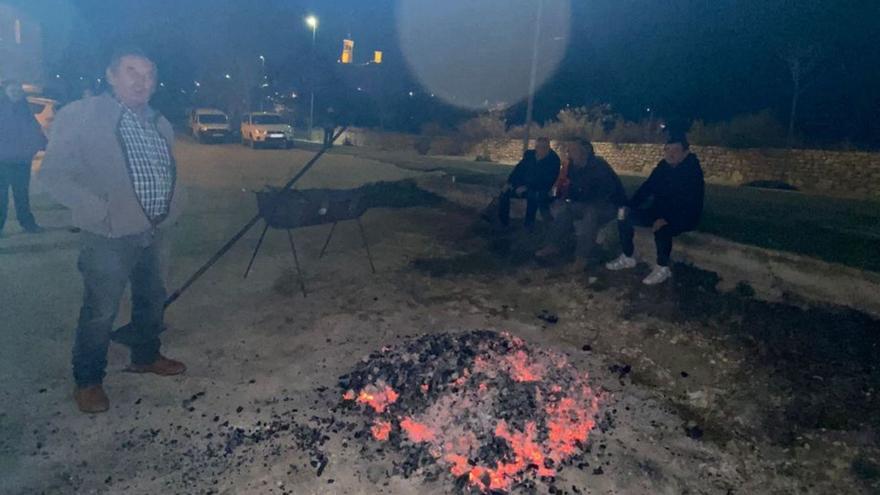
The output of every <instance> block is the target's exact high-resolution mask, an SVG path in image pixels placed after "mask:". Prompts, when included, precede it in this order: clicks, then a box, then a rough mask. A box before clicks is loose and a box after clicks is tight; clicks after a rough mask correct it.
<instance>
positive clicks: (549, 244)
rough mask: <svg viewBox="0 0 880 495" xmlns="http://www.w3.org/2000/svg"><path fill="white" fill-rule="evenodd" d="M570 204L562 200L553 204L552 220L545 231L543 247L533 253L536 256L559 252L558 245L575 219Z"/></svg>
mask: <svg viewBox="0 0 880 495" xmlns="http://www.w3.org/2000/svg"><path fill="white" fill-rule="evenodd" d="M571 205H572V203H568V202H563V201H559V202H556V203H554V204H553V216H554V220H553V223H552V224H551V225H550V230H549V231H548V232H547V240H546V242H545V243H544V244H545V247H543V248H541V249H540V250H539V251H538V252H537V253H535V255H536V256H538V257H545V256H552V255H554V254H557V253H559V245H560V244H561V243H562V241H563V239H565V236H566V235H568V233H569V232H570V231H571V229H572V223H573V222H574V221H575V212H574V210H573V208H572V207H571Z"/></svg>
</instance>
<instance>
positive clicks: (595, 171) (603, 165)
mask: <svg viewBox="0 0 880 495" xmlns="http://www.w3.org/2000/svg"><path fill="white" fill-rule="evenodd" d="M588 167H589V168H588V169H587V170H586V171H584V172H585V173H581V174H580V175H579V176H578V177H577V183H574V182H572V195H571V199H572V200H574V201H580V202H584V203H596V202H607V203H612V204H615V197H616V196H617V195H618V194H619V193H620V187H621V186H620V179H619V178H618V177H617V174H615V173H614V170H613V169H612V168H611V166H610V165H608V163H607V162H605V161H604V160H599V159H597V160H596V161H595V162H593V163H590V164H589V165H588Z"/></svg>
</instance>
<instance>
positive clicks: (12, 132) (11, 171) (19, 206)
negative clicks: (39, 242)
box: [0, 81, 46, 235]
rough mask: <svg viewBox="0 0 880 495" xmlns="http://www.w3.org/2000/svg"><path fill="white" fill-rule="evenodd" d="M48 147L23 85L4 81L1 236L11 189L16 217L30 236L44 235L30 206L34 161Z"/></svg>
mask: <svg viewBox="0 0 880 495" xmlns="http://www.w3.org/2000/svg"><path fill="white" fill-rule="evenodd" d="M45 146H46V137H45V136H43V131H42V130H41V129H40V124H39V122H37V119H36V118H34V114H33V113H31V109H30V107H29V106H28V102H27V100H26V99H25V98H24V91H22V88H21V83H20V82H18V81H5V82H4V84H3V94H0V235H2V234H3V226H4V225H5V224H6V212H7V211H8V209H9V189H10V188H11V189H12V195H13V197H14V198H15V216H16V218H17V219H18V224H19V225H21V228H22V229H23V230H24V231H25V232H28V233H32V234H35V233H38V232H42V230H43V229H41V228H40V226H39V225H37V222H36V220H34V215H33V213H31V206H30V182H31V161H32V160H33V158H34V155H35V154H36V153H37V151H39V150H41V149H43V148H44V147H45Z"/></svg>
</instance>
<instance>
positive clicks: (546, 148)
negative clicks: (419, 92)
mask: <svg viewBox="0 0 880 495" xmlns="http://www.w3.org/2000/svg"><path fill="white" fill-rule="evenodd" d="M549 154H550V142H549V141H543V140H541V141H538V142H536V143H535V156H536V157H537V158H538V160H543V159H544V158H545V157H546V156H547V155H549Z"/></svg>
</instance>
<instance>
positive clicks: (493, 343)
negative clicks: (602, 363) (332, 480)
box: [340, 331, 599, 492]
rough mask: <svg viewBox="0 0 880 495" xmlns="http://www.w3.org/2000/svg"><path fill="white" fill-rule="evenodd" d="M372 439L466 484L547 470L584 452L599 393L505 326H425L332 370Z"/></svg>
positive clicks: (507, 486) (499, 483)
mask: <svg viewBox="0 0 880 495" xmlns="http://www.w3.org/2000/svg"><path fill="white" fill-rule="evenodd" d="M340 385H341V386H342V387H343V389H344V393H343V395H342V398H343V402H344V403H347V404H351V405H353V406H355V407H357V406H356V405H358V404H359V405H360V408H359V409H360V410H361V411H362V412H363V413H364V414H366V415H368V416H369V417H370V418H371V420H372V426H371V428H370V430H371V433H372V438H373V439H374V440H375V441H379V442H388V443H389V444H390V445H391V446H393V447H397V448H398V449H400V450H402V451H403V450H405V449H404V448H403V446H405V445H412V444H415V445H419V446H423V447H425V448H427V451H428V452H429V453H430V456H421V457H419V460H418V462H421V463H424V462H425V461H424V460H423V459H424V458H425V457H428V459H430V460H431V461H432V462H434V463H436V464H439V465H442V466H445V467H446V469H448V471H449V473H451V474H452V475H453V476H455V477H456V478H458V479H459V480H464V482H466V484H467V486H470V487H471V488H472V489H473V490H474V491H481V492H489V491H509V490H511V489H513V488H515V487H516V486H517V485H519V484H521V483H524V482H526V481H532V482H534V481H538V480H540V479H541V478H553V477H555V476H556V474H557V472H558V469H559V468H560V467H561V466H563V465H565V464H566V463H568V462H571V460H572V459H573V458H574V457H575V456H577V455H578V454H579V453H581V452H583V449H584V447H585V445H586V444H587V441H588V440H589V436H590V432H591V431H592V430H593V428H594V427H595V426H596V422H595V418H596V415H597V413H598V411H599V396H598V395H597V394H596V393H595V392H594V391H593V390H592V388H591V387H590V385H589V382H588V377H587V375H586V374H585V373H581V372H578V370H576V369H575V368H574V367H573V366H571V365H570V364H569V363H568V362H567V360H566V358H565V356H563V355H561V354H558V353H554V352H551V351H547V350H543V349H536V348H531V347H529V346H528V345H527V344H526V343H525V342H524V341H523V340H522V339H519V338H517V337H513V336H511V335H509V334H507V333H501V334H499V333H495V332H488V331H476V332H469V333H461V334H441V335H428V336H424V337H421V338H419V339H415V340H412V341H409V342H408V343H405V344H403V345H401V346H399V347H392V348H387V347H386V348H383V349H382V350H381V351H380V352H376V353H374V354H372V355H371V356H369V358H368V359H366V360H364V361H362V362H361V363H360V364H359V365H358V366H357V368H356V369H355V370H354V371H353V372H352V373H350V374H349V375H345V376H343V377H340Z"/></svg>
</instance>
